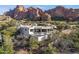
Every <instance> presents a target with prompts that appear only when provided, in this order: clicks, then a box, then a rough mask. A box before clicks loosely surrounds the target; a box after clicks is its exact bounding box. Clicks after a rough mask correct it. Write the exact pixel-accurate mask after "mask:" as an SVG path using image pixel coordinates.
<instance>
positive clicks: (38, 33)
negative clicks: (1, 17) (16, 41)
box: [18, 25, 57, 41]
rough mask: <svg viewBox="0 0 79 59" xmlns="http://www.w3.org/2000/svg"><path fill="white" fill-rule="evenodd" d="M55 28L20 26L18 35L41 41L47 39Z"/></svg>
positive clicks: (51, 26) (53, 26) (52, 26)
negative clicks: (32, 37)
mask: <svg viewBox="0 0 79 59" xmlns="http://www.w3.org/2000/svg"><path fill="white" fill-rule="evenodd" d="M56 28H57V27H56V26H55V25H50V26H49V25H48V26H38V25H20V26H19V27H18V29H19V30H20V31H19V32H20V35H21V36H24V37H26V38H28V37H29V36H30V35H31V36H34V37H37V38H38V41H42V40H44V39H47V38H48V35H49V34H51V33H52V31H53V30H54V29H56Z"/></svg>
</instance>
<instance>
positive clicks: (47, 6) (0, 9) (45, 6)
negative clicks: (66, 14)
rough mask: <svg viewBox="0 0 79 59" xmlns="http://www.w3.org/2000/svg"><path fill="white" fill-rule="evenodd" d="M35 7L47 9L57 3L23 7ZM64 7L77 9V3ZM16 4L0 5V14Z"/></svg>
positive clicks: (78, 6) (78, 7)
mask: <svg viewBox="0 0 79 59" xmlns="http://www.w3.org/2000/svg"><path fill="white" fill-rule="evenodd" d="M31 6H32V7H35V8H37V7H38V8H41V9H42V10H48V9H52V8H55V7H56V6H58V5H24V7H25V8H28V7H31ZM63 6H64V7H65V8H76V9H79V5H63ZM15 7H16V5H0V15H2V14H3V13H4V12H6V11H9V10H10V9H11V10H12V9H14V8H15Z"/></svg>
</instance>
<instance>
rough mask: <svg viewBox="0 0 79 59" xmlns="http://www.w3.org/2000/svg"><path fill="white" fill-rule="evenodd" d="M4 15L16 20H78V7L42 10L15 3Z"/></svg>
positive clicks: (58, 7)
mask: <svg viewBox="0 0 79 59" xmlns="http://www.w3.org/2000/svg"><path fill="white" fill-rule="evenodd" d="M5 15H7V16H10V17H12V18H15V19H18V20H22V19H27V20H32V21H34V20H35V21H36V20H37V21H41V20H42V21H47V20H50V19H52V20H53V19H55V20H56V19H57V20H61V19H62V20H79V9H72V8H70V9H68V8H64V7H63V6H57V7H56V8H53V9H49V10H46V11H42V9H40V8H33V7H29V8H25V7H24V6H23V5H17V6H16V8H14V9H13V10H10V11H8V12H6V13H5Z"/></svg>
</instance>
